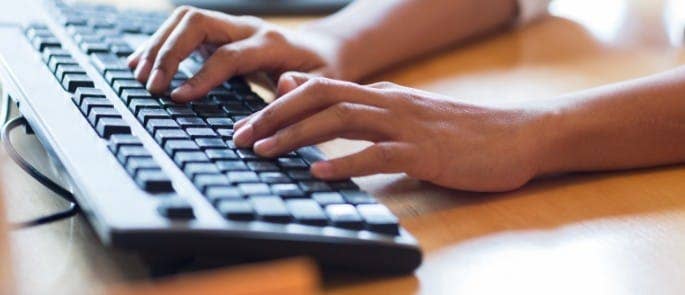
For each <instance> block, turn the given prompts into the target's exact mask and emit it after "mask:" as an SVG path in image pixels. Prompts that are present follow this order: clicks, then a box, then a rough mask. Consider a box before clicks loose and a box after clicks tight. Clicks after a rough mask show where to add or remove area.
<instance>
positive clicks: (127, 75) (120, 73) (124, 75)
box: [105, 70, 136, 86]
mask: <svg viewBox="0 0 685 295" xmlns="http://www.w3.org/2000/svg"><path fill="white" fill-rule="evenodd" d="M135 79H136V78H135V76H133V72H131V70H109V71H107V74H105V80H107V83H109V85H110V86H111V85H113V84H114V81H116V80H135Z"/></svg>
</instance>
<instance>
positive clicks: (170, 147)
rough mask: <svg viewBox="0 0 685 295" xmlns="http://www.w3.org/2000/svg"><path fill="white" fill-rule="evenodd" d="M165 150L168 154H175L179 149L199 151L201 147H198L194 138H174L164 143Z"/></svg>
mask: <svg viewBox="0 0 685 295" xmlns="http://www.w3.org/2000/svg"><path fill="white" fill-rule="evenodd" d="M164 150H165V151H166V152H167V154H169V155H173V154H174V153H176V152H179V151H190V152H193V151H199V150H200V147H198V146H197V144H195V142H193V141H192V140H178V139H173V140H169V141H167V142H166V143H165V144H164ZM203 155H204V154H203Z"/></svg>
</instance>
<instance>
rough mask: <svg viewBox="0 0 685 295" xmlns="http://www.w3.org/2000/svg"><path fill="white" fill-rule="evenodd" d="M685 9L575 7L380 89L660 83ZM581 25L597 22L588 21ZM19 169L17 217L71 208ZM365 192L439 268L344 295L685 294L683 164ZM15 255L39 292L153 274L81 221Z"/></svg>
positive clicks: (538, 94) (49, 230)
mask: <svg viewBox="0 0 685 295" xmlns="http://www.w3.org/2000/svg"><path fill="white" fill-rule="evenodd" d="M130 2H134V1H130ZM138 2H139V3H140V2H143V1H138ZM680 2H681V1H678V0H670V1H669V0H663V1H660V0H659V1H657V0H641V1H639V0H613V1H608V0H607V1H593V0H562V1H559V2H557V3H555V4H554V6H553V11H555V13H557V14H559V15H566V16H573V17H575V19H577V20H578V22H576V21H572V20H570V19H565V18H560V17H550V18H547V19H545V20H543V21H540V22H538V23H536V24H533V25H530V26H527V27H525V28H522V29H519V30H516V31H513V32H506V33H502V34H499V35H497V36H494V37H492V38H488V39H484V40H482V41H480V42H476V43H473V44H471V45H468V46H464V47H462V48H454V49H452V50H446V51H444V52H442V53H439V54H436V55H433V56H431V57H428V58H425V59H421V60H417V61H412V62H408V63H407V64H405V65H404V66H400V67H397V68H395V69H393V70H390V71H387V72H386V73H384V74H383V75H381V76H378V77H376V78H374V79H373V80H390V81H394V82H397V83H400V84H404V85H408V86H412V87H417V88H422V89H427V90H430V91H435V92H441V93H446V94H449V95H451V96H453V97H459V98H467V99H474V100H495V99H506V100H511V99H537V98H546V97H553V96H555V95H558V94H561V93H564V92H569V91H574V90H579V89H583V88H587V87H592V86H597V85H602V84H606V83H610V82H614V81H619V80H624V79H628V78H633V77H639V76H642V75H646V74H650V73H655V72H659V71H662V70H666V69H669V68H673V67H675V66H677V65H679V64H681V63H682V61H683V60H684V57H685V56H684V55H683V54H684V53H685V51H684V50H683V49H682V44H683V43H682V41H683V40H682V35H683V28H684V27H683V23H685V17H680V19H678V15H677V14H678V13H680V15H683V14H684V13H685V8H684V7H682V5H680V6H678V3H680ZM144 3H146V5H151V6H155V7H162V6H164V5H165V4H164V3H162V2H159V1H148V2H144ZM150 3H156V4H154V5H152V4H150ZM678 7H679V8H678ZM581 13H585V15H589V16H590V17H585V18H583V17H579V15H581ZM277 21H279V22H282V23H284V22H290V23H297V22H299V21H301V20H300V19H296V20H282V19H281V20H277ZM22 146H23V147H24V148H25V149H26V150H30V151H34V152H36V155H38V156H36V159H40V149H39V148H38V146H37V144H36V142H35V141H33V140H31V139H28V140H24V142H23V145H22ZM361 146H362V145H361V144H359V143H353V142H349V141H334V142H331V143H326V144H324V145H322V147H323V149H324V151H326V152H327V153H328V154H329V155H330V156H335V155H340V154H343V153H346V152H349V151H350V150H354V149H359V148H360V147H361ZM10 166H12V167H11V169H10V170H11V171H10V175H9V177H8V178H9V179H10V181H9V182H11V183H13V184H14V185H12V186H11V187H10V200H9V202H8V203H9V204H8V207H9V215H10V217H11V218H13V219H18V218H23V217H26V216H29V215H34V214H39V213H43V212H46V211H51V210H54V209H55V208H59V204H58V202H59V201H55V200H54V199H53V198H51V197H50V196H49V193H47V192H45V190H44V189H43V188H41V187H40V186H38V185H36V184H35V183H34V182H33V181H32V180H31V179H29V178H28V176H26V175H24V174H23V173H22V172H20V171H18V169H16V168H15V167H14V166H13V165H10ZM358 182H359V183H360V184H361V185H362V186H363V187H364V188H365V189H367V190H369V191H371V192H372V193H373V194H375V195H377V196H379V198H380V199H381V200H382V201H383V202H384V203H386V204H387V205H388V206H389V207H390V208H391V209H392V210H393V211H394V212H395V213H396V214H397V215H398V216H399V217H400V218H401V221H402V224H403V225H404V226H405V227H406V228H407V229H409V231H411V232H412V233H413V234H414V235H415V236H416V237H417V238H418V240H419V241H420V242H421V244H422V246H423V249H424V250H425V253H426V255H425V261H424V263H423V265H422V266H421V267H420V268H419V269H418V270H417V271H416V273H415V274H414V275H409V276H402V277H390V278H368V277H366V276H363V275H360V276H355V275H351V274H350V275H334V276H333V277H332V278H330V279H329V280H328V283H326V290H327V291H328V292H329V293H330V294H381V293H382V294H414V293H421V294H440V293H449V294H472V293H479V294H481V293H493V294H502V293H517V294H523V293H542V294H549V293H553V294H560V293H561V294H587V293H597V294H617V293H619V294H681V293H683V290H685V281H684V280H683V278H685V270H683V269H684V268H685V214H684V213H685V167H683V166H672V167H664V168H657V169H645V170H638V171H628V172H616V173H597V174H585V175H573V176H565V177H558V178H553V179H546V180H538V181H534V182H533V183H531V184H529V185H527V186H526V187H524V188H523V189H521V190H518V191H516V192H511V193H503V194H474V193H466V192H458V191H451V190H446V189H442V188H438V187H435V186H432V185H427V184H424V183H420V182H418V181H415V180H412V179H408V178H406V177H404V176H401V175H384V176H374V177H367V178H363V179H358ZM12 246H13V247H14V251H15V252H14V265H15V270H16V272H17V277H18V280H19V285H20V288H21V289H22V290H24V291H25V292H26V294H44V293H48V292H50V293H55V291H58V293H68V294H81V293H89V292H91V291H92V290H93V289H94V288H98V287H99V286H106V285H108V284H112V283H117V282H128V281H133V280H139V279H145V268H144V266H143V265H142V263H141V262H140V261H139V260H138V259H137V258H136V257H135V256H133V255H131V254H127V253H120V252H116V251H111V250H109V249H105V248H103V247H102V246H101V245H100V243H99V242H98V241H97V239H96V238H95V237H94V235H93V233H92V232H91V230H90V229H89V227H88V226H87V225H86V223H85V221H84V219H83V218H81V217H78V218H76V219H72V220H69V221H64V222H60V223H56V224H52V225H48V226H43V227H39V228H35V229H30V230H25V231H18V232H15V233H13V234H12Z"/></svg>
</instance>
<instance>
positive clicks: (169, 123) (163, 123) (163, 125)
mask: <svg viewBox="0 0 685 295" xmlns="http://www.w3.org/2000/svg"><path fill="white" fill-rule="evenodd" d="M145 128H147V131H148V132H150V134H155V132H157V130H160V129H179V126H178V124H176V121H174V120H172V119H151V120H149V121H147V124H145ZM179 130H180V129H179Z"/></svg>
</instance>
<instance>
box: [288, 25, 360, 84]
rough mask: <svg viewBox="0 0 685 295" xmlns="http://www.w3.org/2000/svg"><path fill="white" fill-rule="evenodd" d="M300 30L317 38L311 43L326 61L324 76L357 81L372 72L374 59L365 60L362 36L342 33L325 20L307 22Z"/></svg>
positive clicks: (312, 37) (313, 38)
mask: <svg viewBox="0 0 685 295" xmlns="http://www.w3.org/2000/svg"><path fill="white" fill-rule="evenodd" d="M300 32H302V33H304V34H306V35H309V36H310V37H311V39H312V40H317V41H316V42H311V44H310V45H311V46H312V47H313V48H314V50H315V51H317V54H319V56H321V57H322V58H323V59H324V62H325V63H326V66H325V69H324V71H323V75H324V76H326V77H328V78H333V79H338V80H345V81H353V82H355V81H359V80H360V79H362V78H363V77H365V76H367V75H368V74H369V73H370V71H371V70H370V67H371V64H372V61H365V60H364V56H365V55H364V53H365V52H364V47H363V45H362V44H363V42H362V40H360V39H361V37H360V36H357V35H349V34H343V33H340V32H339V31H337V30H335V28H331V27H330V26H329V25H327V24H326V23H325V22H312V23H308V24H305V25H303V26H301V27H300Z"/></svg>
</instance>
